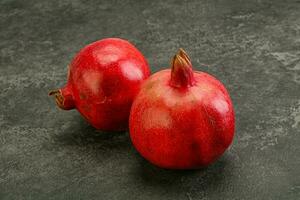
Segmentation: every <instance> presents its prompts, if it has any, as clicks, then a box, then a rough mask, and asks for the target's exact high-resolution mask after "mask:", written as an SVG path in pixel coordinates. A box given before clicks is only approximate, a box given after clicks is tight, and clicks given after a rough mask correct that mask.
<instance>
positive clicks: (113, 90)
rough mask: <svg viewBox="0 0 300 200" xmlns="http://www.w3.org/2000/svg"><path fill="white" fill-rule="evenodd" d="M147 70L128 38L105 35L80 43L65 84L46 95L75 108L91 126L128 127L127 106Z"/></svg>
mask: <svg viewBox="0 0 300 200" xmlns="http://www.w3.org/2000/svg"><path fill="white" fill-rule="evenodd" d="M149 75H150V70H149V67H148V63H147V61H146V59H145V58H144V56H143V55H142V54H141V53H140V51H139V50H138V49H136V48H135V47H134V46H133V45H132V44H131V43H129V42H128V41H125V40H122V39H118V38H107V39H103V40H99V41H96V42H94V43H92V44H89V45H87V46H86V47H84V48H83V49H82V50H81V51H80V52H79V53H78V54H77V55H76V56H75V58H74V59H73V60H72V62H71V64H70V67H69V73H68V82H67V84H66V85H65V86H64V87H63V88H61V89H58V90H53V91H51V92H50V93H49V95H54V96H55V99H56V103H57V105H58V106H59V107H60V108H62V109H64V110H70V109H73V108H76V109H77V110H78V111H79V112H80V113H81V115H82V116H83V117H84V118H85V119H86V120H87V121H88V122H89V123H90V124H91V125H92V126H94V127H95V128H97V129H100V130H105V131H120V130H124V129H127V128H128V118H129V112H130V108H131V105H132V102H133V99H134V98H135V96H136V94H137V93H138V92H139V90H140V86H141V83H142V82H143V81H144V80H145V79H146V78H148V77H149Z"/></svg>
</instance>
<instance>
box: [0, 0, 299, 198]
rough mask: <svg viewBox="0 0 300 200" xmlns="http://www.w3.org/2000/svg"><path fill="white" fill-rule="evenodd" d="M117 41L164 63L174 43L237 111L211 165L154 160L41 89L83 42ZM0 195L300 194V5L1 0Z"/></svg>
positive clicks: (61, 73)
mask: <svg viewBox="0 0 300 200" xmlns="http://www.w3.org/2000/svg"><path fill="white" fill-rule="evenodd" d="M105 37H122V38H126V39H128V40H129V41H131V42H132V43H134V44H135V45H136V46H137V47H138V48H139V49H140V50H141V51H142V52H143V53H144V55H145V56H146V57H147V58H148V61H149V63H150V65H151V69H152V72H155V71H158V70H160V69H162V68H166V67H168V65H169V60H170V58H171V56H172V55H173V54H174V53H175V52H176V51H177V49H178V48H179V47H183V48H185V49H186V51H187V52H188V53H189V54H190V56H191V58H192V61H193V64H194V68H195V69H197V70H203V71H206V72H208V73H210V74H212V75H214V76H216V77H218V78H219V79H220V80H221V81H222V82H223V83H224V84H225V85H226V87H227V88H228V90H229V92H230V94H231V97H232V100H233V102H234V105H235V111H236V135H235V140H234V143H233V145H232V147H231V148H230V149H229V150H228V151H227V152H226V153H225V154H224V156H223V157H222V158H221V159H219V160H218V161H217V162H216V163H214V164H213V165H211V166H210V167H208V168H206V169H202V170H194V171H172V170H163V169H159V168H156V167H154V166H152V165H151V164H149V163H148V162H146V161H145V160H143V159H142V158H141V157H140V156H139V155H138V154H137V152H136V151H135V150H134V148H133V147H132V145H131V143H130V140H129V137H128V133H103V132H97V131H96V130H94V129H93V128H92V127H91V126H89V125H88V124H87V123H86V122H85V121H84V120H83V119H82V118H81V116H80V115H79V114H78V113H77V112H76V111H75V110H74V111H69V112H63V111H61V110H59V109H58V108H57V107H56V106H55V103H54V100H53V99H51V98H49V97H48V96H47V92H48V91H49V90H50V89H53V88H57V87H60V86H62V85H63V84H64V83H65V82H66V73H67V65H68V63H69V61H70V60H71V58H72V57H73V56H74V54H75V53H76V52H77V51H78V50H79V49H80V48H82V47H83V46H84V45H86V44H88V43H90V42H93V41H95V40H98V39H101V38H105ZM0 59H1V60H0V62H1V63H0V128H1V130H0V131H1V133H0V199H144V200H147V199H149V200H150V199H151V200H152V199H172V200H173V199H187V200H191V199H300V168H299V166H300V161H299V156H300V136H299V134H300V133H299V129H300V1H299V0H290V1H283V0H273V1H271V0H256V1H255V0H253V1H246V0H244V1H242V0H240V1H237V0H236V1H233V0H223V1H221V0H219V1H209V0H207V1H204V0H202V1H197V0H194V1H180V0H178V1H132V0H124V1H106V2H104V1H96V0H67V1H58V0H53V1H49V0H35V1H33V0H30V1H22V0H1V1H0Z"/></svg>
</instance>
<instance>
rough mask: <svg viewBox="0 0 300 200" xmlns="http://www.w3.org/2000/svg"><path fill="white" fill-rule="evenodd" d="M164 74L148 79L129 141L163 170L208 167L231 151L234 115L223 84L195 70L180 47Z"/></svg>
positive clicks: (135, 108) (133, 115)
mask: <svg viewBox="0 0 300 200" xmlns="http://www.w3.org/2000/svg"><path fill="white" fill-rule="evenodd" d="M171 67H172V69H171V70H162V71H159V72H157V73H155V74H154V75H152V76H150V78H149V79H147V80H146V81H145V82H144V83H143V85H142V88H141V90H140V92H139V94H138V95H137V96H136V98H135V100H134V102H133V105H132V107H131V112H130V118H129V128H130V137H131V140H132V143H133V145H134V146H135V148H136V149H137V151H138V152H139V153H140V154H141V155H142V156H143V157H144V158H145V159H147V160H148V161H150V162H151V163H153V164H154V165H157V166H159V167H162V168H169V169H195V168H201V167H205V166H207V165H209V164H210V163H212V162H213V161H215V160H216V159H217V158H218V157H220V156H221V155H222V154H223V153H224V151H225V150H226V149H227V148H228V147H229V145H230V144H231V142H232V140H233V136H234V123H235V121H234V111H233V106H232V103H231V100H230V97H229V94H228V92H227V90H226V89H225V87H224V86H223V84H222V83H221V82H220V81H218V80H217V79H216V78H214V77H213V76H211V75H209V74H207V73H204V72H199V71H193V70H192V64H191V61H190V58H189V57H188V55H187V54H186V53H185V52H184V51H183V50H182V49H180V50H179V52H178V53H177V55H175V56H174V58H173V59H172V61H171Z"/></svg>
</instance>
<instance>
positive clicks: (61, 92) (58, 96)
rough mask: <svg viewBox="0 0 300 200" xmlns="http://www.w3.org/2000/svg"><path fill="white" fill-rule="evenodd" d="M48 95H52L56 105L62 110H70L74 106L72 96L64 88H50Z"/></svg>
mask: <svg viewBox="0 0 300 200" xmlns="http://www.w3.org/2000/svg"><path fill="white" fill-rule="evenodd" d="M48 95H49V96H54V97H55V102H56V104H57V106H58V107H59V108H61V109H63V110H71V109H73V108H75V104H74V100H73V97H72V95H71V94H69V92H68V91H66V88H63V89H56V90H51V91H50V92H49V93H48Z"/></svg>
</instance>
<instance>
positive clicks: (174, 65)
mask: <svg viewBox="0 0 300 200" xmlns="http://www.w3.org/2000/svg"><path fill="white" fill-rule="evenodd" d="M194 83H195V79H194V74H193V69H192V63H191V59H190V57H189V56H188V55H187V53H186V52H185V51H184V50H183V49H181V48H180V49H179V51H178V53H177V54H176V55H175V56H174V57H173V59H172V60H171V80H170V85H171V86H173V87H176V88H188V87H190V86H193V85H194Z"/></svg>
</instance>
